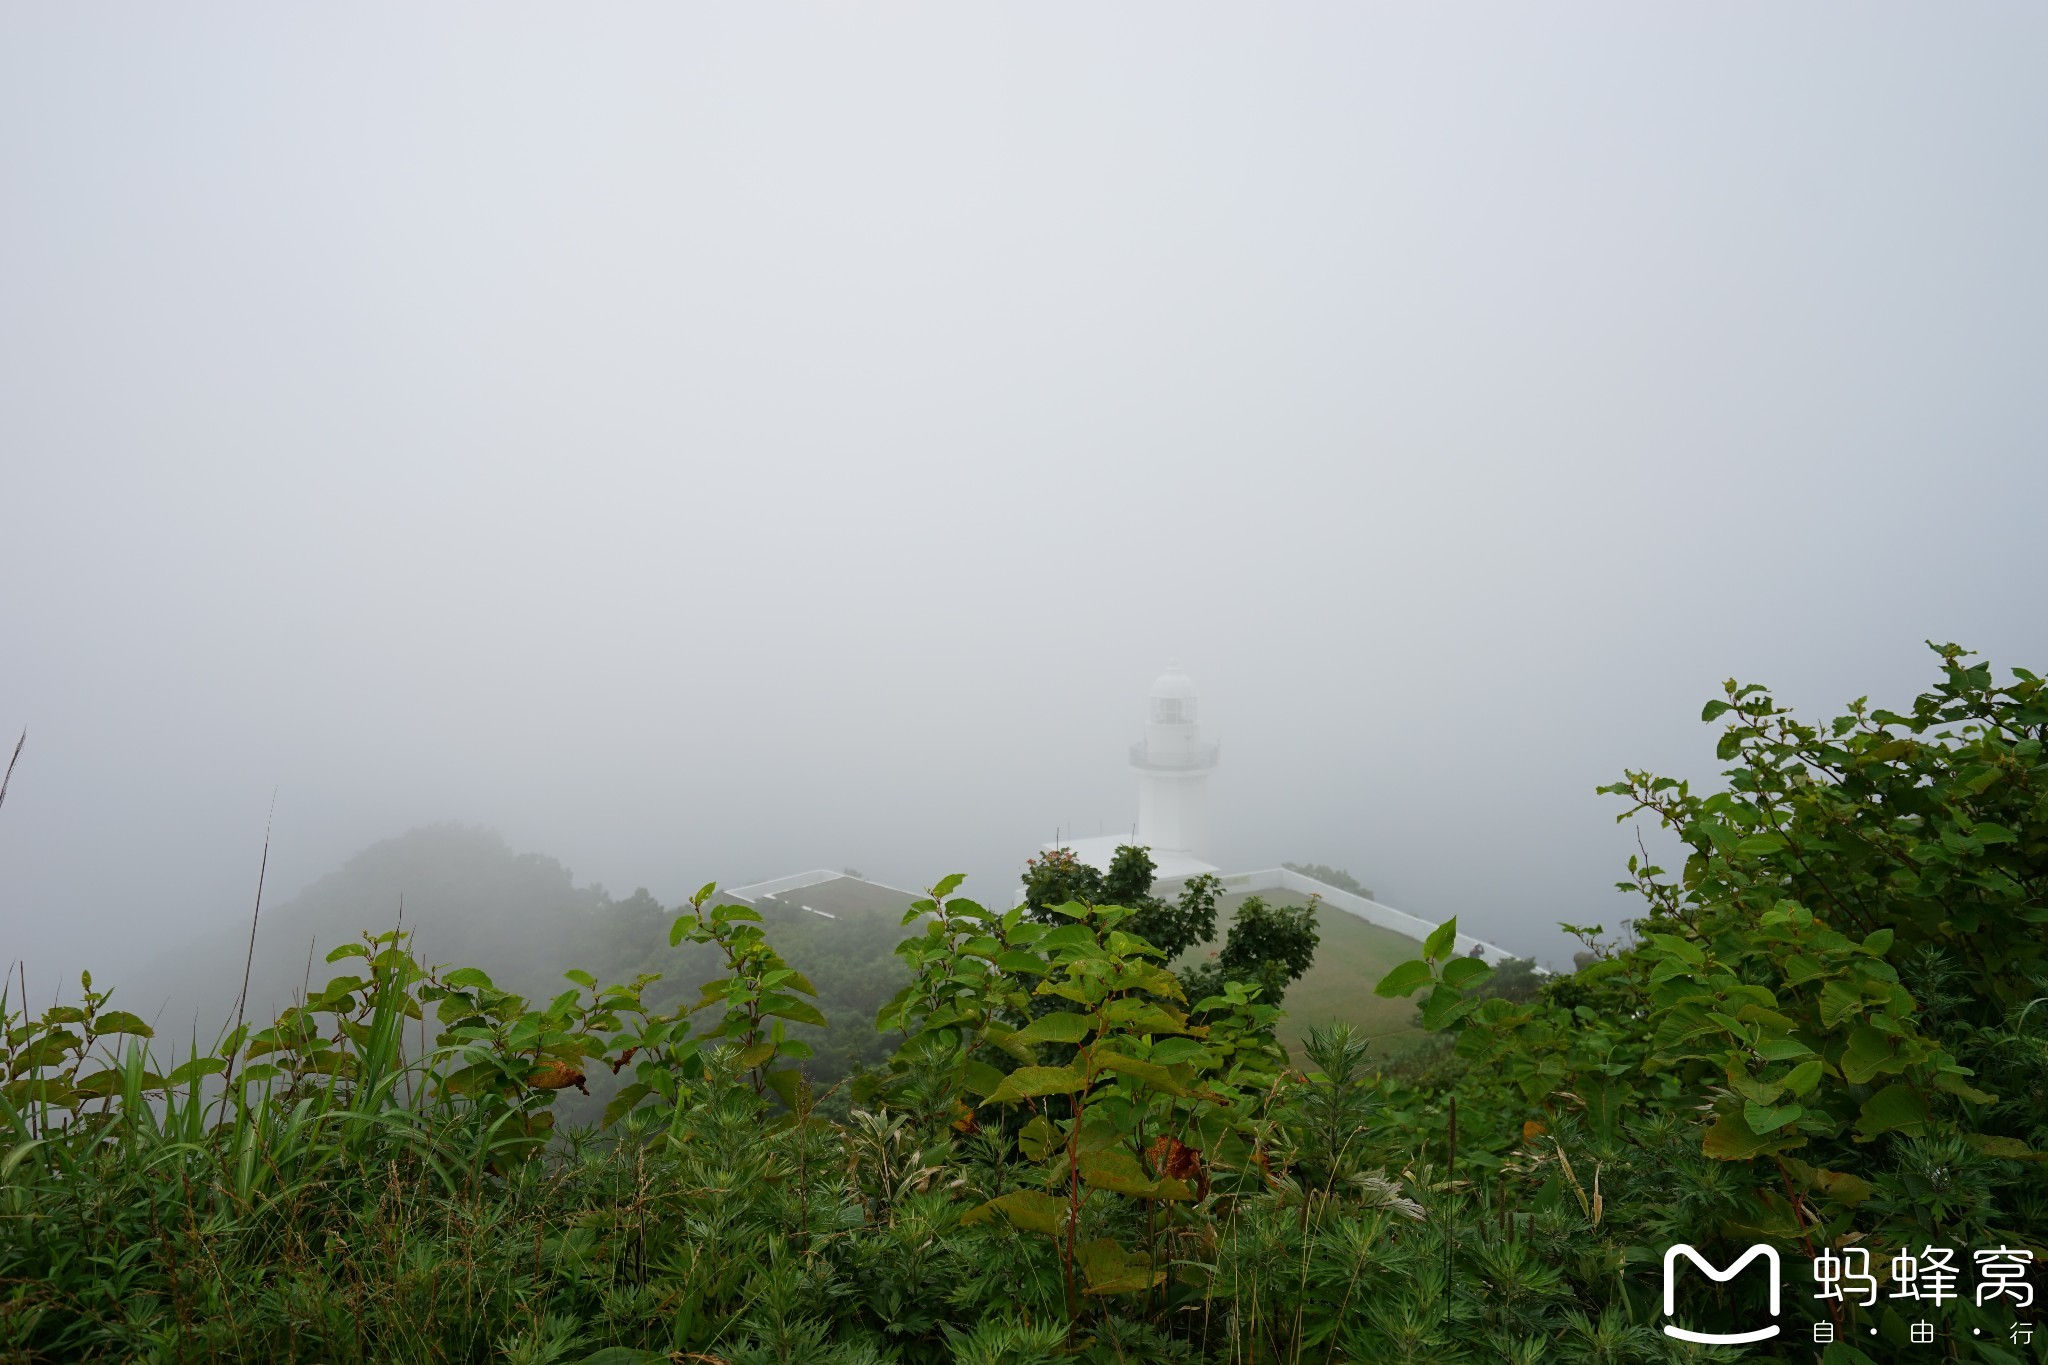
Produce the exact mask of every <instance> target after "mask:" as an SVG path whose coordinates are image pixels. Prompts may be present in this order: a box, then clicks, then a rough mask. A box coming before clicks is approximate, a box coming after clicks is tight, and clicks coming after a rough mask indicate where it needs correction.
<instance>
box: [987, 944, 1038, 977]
mask: <svg viewBox="0 0 2048 1365" xmlns="http://www.w3.org/2000/svg"><path fill="white" fill-rule="evenodd" d="M996 966H997V967H999V968H1001V969H1002V970H1003V971H1006V972H1016V973H1022V974H1024V975H1027V976H1044V975H1045V974H1046V973H1047V972H1049V971H1051V970H1052V964H1051V963H1049V962H1047V961H1046V960H1045V959H1044V958H1042V957H1040V956H1038V954H1036V953H1027V952H1025V951H1023V950H1022V949H1020V948H1012V949H1010V950H1009V951H1007V952H1005V953H1003V954H1001V955H1000V956H998V957H997V958H996Z"/></svg>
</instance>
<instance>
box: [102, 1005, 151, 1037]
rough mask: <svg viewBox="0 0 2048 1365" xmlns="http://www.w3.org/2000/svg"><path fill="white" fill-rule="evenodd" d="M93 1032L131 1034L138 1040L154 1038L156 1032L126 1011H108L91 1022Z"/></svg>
mask: <svg viewBox="0 0 2048 1365" xmlns="http://www.w3.org/2000/svg"><path fill="white" fill-rule="evenodd" d="M92 1026H93V1029H94V1031H96V1032H99V1033H132V1034H134V1035H135V1036H136V1037H138V1038H154V1037H156V1030H155V1029H153V1028H151V1027H150V1026H149V1025H148V1024H145V1023H143V1022H142V1020H141V1018H140V1017H139V1016H137V1015H133V1014H130V1013H129V1012H128V1011H126V1010H108V1011H107V1012H106V1013H105V1014H102V1015H100V1016H99V1017H98V1018H97V1019H94V1020H93V1021H92Z"/></svg>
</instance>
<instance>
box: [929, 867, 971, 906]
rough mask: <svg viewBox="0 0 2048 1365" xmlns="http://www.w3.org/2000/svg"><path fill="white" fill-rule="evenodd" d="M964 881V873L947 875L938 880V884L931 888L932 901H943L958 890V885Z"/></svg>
mask: <svg viewBox="0 0 2048 1365" xmlns="http://www.w3.org/2000/svg"><path fill="white" fill-rule="evenodd" d="M966 880H967V874H966V873H965V872H949V873H947V874H946V875H945V876H943V877H941V878H939V884H938V885H937V886H934V887H933V888H932V899H933V900H944V899H945V898H946V897H948V896H950V895H952V894H953V892H954V891H955V890H956V889H958V887H959V885H960V883H962V882H964V881H966Z"/></svg>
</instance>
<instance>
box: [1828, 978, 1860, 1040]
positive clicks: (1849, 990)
mask: <svg viewBox="0 0 2048 1365" xmlns="http://www.w3.org/2000/svg"><path fill="white" fill-rule="evenodd" d="M1862 1012H1863V996H1862V994H1861V993H1860V992H1859V991H1858V990H1857V989H1856V988H1855V987H1854V986H1851V985H1849V984H1848V983H1847V982H1844V981H1830V982H1828V983H1827V984H1825V985H1824V986H1822V987H1821V988H1820V1022H1821V1024H1822V1025H1823V1026H1824V1027H1826V1028H1831V1029H1832V1028H1836V1027H1839V1026H1840V1024H1841V1023H1842V1021H1843V1020H1845V1019H1847V1018H1849V1017H1850V1016H1851V1015H1855V1014H1861V1013H1862Z"/></svg>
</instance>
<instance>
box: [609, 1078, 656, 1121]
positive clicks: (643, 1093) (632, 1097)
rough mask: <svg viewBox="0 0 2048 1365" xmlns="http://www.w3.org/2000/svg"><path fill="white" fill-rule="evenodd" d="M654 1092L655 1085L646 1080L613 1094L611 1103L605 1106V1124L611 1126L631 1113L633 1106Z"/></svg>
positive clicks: (636, 1082)
mask: <svg viewBox="0 0 2048 1365" xmlns="http://www.w3.org/2000/svg"><path fill="white" fill-rule="evenodd" d="M653 1093H654V1087H653V1086H651V1085H648V1084H647V1083H646V1082H645V1081H635V1082H633V1083H632V1084H631V1085H629V1086H627V1087H625V1088H624V1089H623V1090H621V1091H619V1093H618V1094H616V1095H614V1096H612V1099H611V1103H610V1104H607V1105H606V1106H605V1107H604V1126H605V1127H607V1128H609V1127H611V1126H612V1125H613V1124H615V1123H617V1122H618V1121H619V1120H620V1119H622V1118H624V1117H625V1116H626V1115H627V1114H629V1113H631V1112H632V1110H633V1106H634V1105H636V1104H638V1103H640V1101H642V1100H644V1099H646V1098H647V1097H648V1096H649V1095H651V1094H653Z"/></svg>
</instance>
